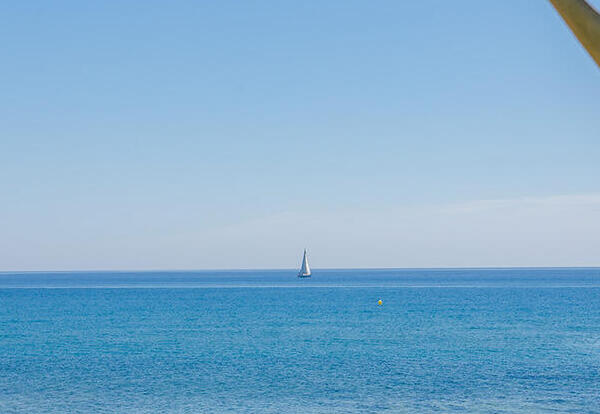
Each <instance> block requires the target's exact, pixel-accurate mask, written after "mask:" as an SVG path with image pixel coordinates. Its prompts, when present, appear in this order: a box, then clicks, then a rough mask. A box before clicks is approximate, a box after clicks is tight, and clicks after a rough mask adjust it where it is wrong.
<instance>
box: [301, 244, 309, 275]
mask: <svg viewBox="0 0 600 414" xmlns="http://www.w3.org/2000/svg"><path fill="white" fill-rule="evenodd" d="M310 275H311V273H310V266H308V257H306V249H304V257H303V258H302V266H301V267H300V271H299V272H298V277H310Z"/></svg>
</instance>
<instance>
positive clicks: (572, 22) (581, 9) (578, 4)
mask: <svg viewBox="0 0 600 414" xmlns="http://www.w3.org/2000/svg"><path fill="white" fill-rule="evenodd" d="M550 2H551V3H552V4H553V5H554V7H555V8H556V10H558V12H559V13H560V15H561V16H562V18H563V19H564V21H565V22H566V23H567V24H568V25H569V27H570V28H571V30H572V31H573V33H574V34H575V36H576V37H577V39H579V41H580V42H581V44H582V45H583V47H585V48H586V50H587V51H588V52H589V54H590V55H591V56H592V58H593V59H594V60H595V61H596V63H597V64H598V66H600V14H598V12H597V11H596V10H595V9H594V8H593V7H592V6H590V5H589V4H588V3H587V2H586V1H585V0H550Z"/></svg>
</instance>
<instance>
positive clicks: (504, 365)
mask: <svg viewBox="0 0 600 414" xmlns="http://www.w3.org/2000/svg"><path fill="white" fill-rule="evenodd" d="M294 276H295V272H294V271H239V272H138V273H135V272H132V273H111V272H98V273H0V413H204V412H206V413H222V412H223V413H225V412H228V413H234V412H236V413H237V412H247V413H338V412H339V413H353V412H356V413H370V412H372V413H385V412H390V413H404V412H406V413H420V412H422V413H434V412H437V413H454V412H465V413H535V412H548V413H550V412H552V413H556V412H560V413H563V412H573V413H575V412H576V413H598V412H600V408H599V407H600V269H505V270H502V269H471V270H466V269H464V270H461V269H454V270H360V271H359V270H327V271H316V272H315V275H314V277H313V278H312V279H308V280H298V279H296V278H295V277H294ZM380 298H381V299H382V300H383V306H377V300H378V299H380Z"/></svg>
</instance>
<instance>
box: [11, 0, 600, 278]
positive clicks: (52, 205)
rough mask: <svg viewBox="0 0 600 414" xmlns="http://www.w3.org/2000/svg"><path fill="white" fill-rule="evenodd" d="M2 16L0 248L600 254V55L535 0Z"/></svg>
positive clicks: (67, 257) (42, 10) (576, 258)
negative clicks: (596, 58)
mask: <svg viewBox="0 0 600 414" xmlns="http://www.w3.org/2000/svg"><path fill="white" fill-rule="evenodd" d="M594 4H596V5H599V4H600V2H599V1H595V2H594ZM0 16H1V17H0V38H1V39H2V40H1V42H2V48H1V50H0V54H1V60H0V61H1V64H0V93H1V97H2V99H0V197H1V198H0V270H43V269H58V270H68V269H203V268H278V267H283V268H292V267H295V266H297V265H298V263H299V261H300V254H301V249H302V248H304V247H307V248H308V249H309V251H310V254H311V259H312V265H313V266H314V267H316V268H318V267H431V266H571V265H577V266H591V265H600V255H599V253H600V180H599V178H600V111H599V109H600V70H598V68H597V67H596V66H595V65H594V63H593V61H592V60H591V59H590V58H589V56H588V55H587V54H586V52H585V51H584V50H583V49H582V47H581V46H580V45H579V44H578V43H577V42H576V40H575V39H574V38H573V36H572V35H571V33H570V32H569V31H568V29H567V28H566V26H565V25H564V24H563V22H562V21H561V20H560V18H559V17H558V15H557V14H556V12H555V11H554V9H552V8H551V6H550V4H549V3H548V2H547V1H544V0H527V1H524V0H503V1H481V0H478V1H471V0H461V1H447V0H439V1H433V0H429V1H428V0H419V1H397V0H393V1H384V0H378V1H355V0H330V1H282V0H277V1H275V0H272V1H243V2H228V1H171V2H164V1H144V2H139V1H135V2H134V1H105V2H82V1H53V2H48V1H27V2H25V1H16V2H4V3H3V4H2V5H1V6H0Z"/></svg>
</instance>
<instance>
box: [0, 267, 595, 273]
mask: <svg viewBox="0 0 600 414" xmlns="http://www.w3.org/2000/svg"><path fill="white" fill-rule="evenodd" d="M510 269H600V265H594V266H432V267H317V268H314V267H313V268H312V270H313V271H320V270H324V271H330V270H373V271H382V270H510ZM296 270H298V269H297V268H295V267H290V268H283V267H282V268H213V269H210V268H206V269H71V270H52V269H50V270H0V274H10V273H158V272H174V273H187V272H264V271H270V272H273V271H296Z"/></svg>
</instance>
